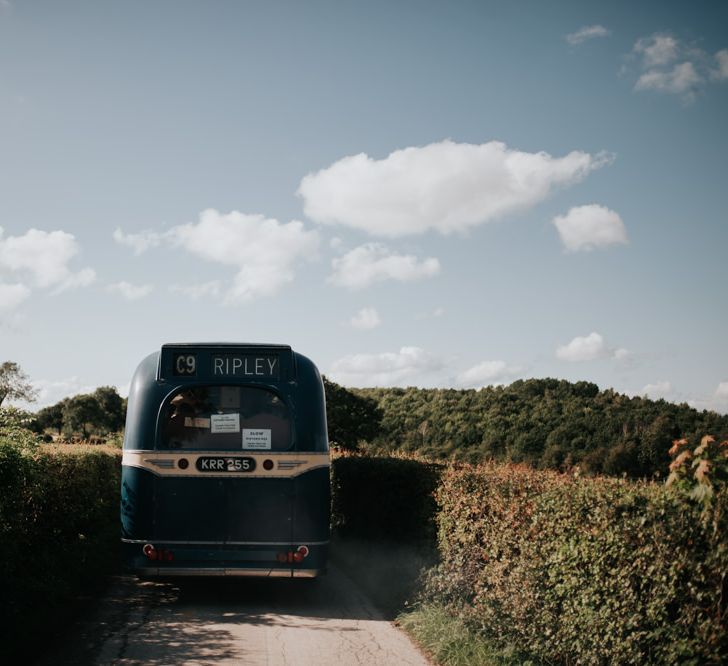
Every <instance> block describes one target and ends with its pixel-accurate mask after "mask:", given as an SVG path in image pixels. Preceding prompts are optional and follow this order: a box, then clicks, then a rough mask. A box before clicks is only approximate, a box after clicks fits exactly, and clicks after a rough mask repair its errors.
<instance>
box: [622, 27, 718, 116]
mask: <svg viewBox="0 0 728 666" xmlns="http://www.w3.org/2000/svg"><path fill="white" fill-rule="evenodd" d="M632 53H633V55H634V56H636V57H637V58H638V59H639V65H640V69H641V70H642V72H641V74H640V75H639V77H638V78H637V81H636V83H635V85H634V89H635V90H637V91H646V90H654V91H657V92H662V93H668V94H673V95H677V96H679V97H681V98H682V99H683V100H684V101H686V102H691V101H693V100H694V99H695V96H696V94H697V93H698V92H699V91H700V90H701V89H703V88H704V87H705V86H706V85H707V84H708V83H709V82H711V81H713V82H718V81H724V80H726V79H728V49H722V50H720V51H718V52H717V53H715V54H714V55H712V56H711V55H710V54H709V53H707V52H706V51H704V50H703V49H700V48H697V47H694V46H691V45H689V44H687V43H685V42H683V41H681V40H680V39H678V38H677V37H675V36H674V35H671V34H669V33H655V34H653V35H649V36H646V37H641V38H640V39H638V40H637V42H636V43H635V45H634V47H633V49H632Z"/></svg>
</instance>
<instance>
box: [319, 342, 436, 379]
mask: <svg viewBox="0 0 728 666" xmlns="http://www.w3.org/2000/svg"><path fill="white" fill-rule="evenodd" d="M444 366H445V364H444V362H443V360H442V359H440V358H438V357H436V356H433V355H432V354H430V353H428V352H426V351H425V350H424V349H421V348H420V347H402V348H401V349H400V350H399V351H398V352H384V353H381V354H350V355H348V356H345V357H343V358H340V359H338V360H337V361H334V363H333V364H332V365H331V370H330V372H329V373H328V374H329V376H330V377H331V378H332V379H333V380H334V381H336V382H338V383H340V384H344V385H346V386H360V387H366V386H432V385H435V384H438V383H441V381H442V378H441V377H440V372H441V371H442V370H443V368H444Z"/></svg>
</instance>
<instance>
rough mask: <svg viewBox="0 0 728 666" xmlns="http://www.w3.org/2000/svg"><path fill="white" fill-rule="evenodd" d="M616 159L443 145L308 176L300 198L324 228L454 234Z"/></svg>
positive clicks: (358, 159)
mask: <svg viewBox="0 0 728 666" xmlns="http://www.w3.org/2000/svg"><path fill="white" fill-rule="evenodd" d="M612 159H613V156H611V155H608V154H606V153H600V154H598V155H590V154H589V153H585V152H582V151H573V152H571V153H568V154H567V155H565V156H563V157H552V156H551V155H549V154H548V153H545V152H538V153H529V152H524V151H520V150H514V149H511V148H508V147H507V146H506V145H505V144H504V143H501V142H498V141H491V142H489V143H485V144H481V145H474V144H467V143H454V142H453V141H442V142H440V143H432V144H430V145H427V146H424V147H421V148H418V147H412V148H405V149H404V150H397V151H395V152H393V153H391V154H390V155H389V156H387V157H385V158H384V159H381V160H377V159H373V158H371V157H369V156H368V155H366V154H364V153H361V154H359V155H352V156H350V157H344V158H343V159H341V160H339V161H337V162H335V163H334V164H332V165H331V166H329V167H328V168H326V169H322V170H321V171H318V172H316V173H312V174H309V175H307V176H306V177H305V178H303V180H302V181H301V184H300V186H299V188H298V195H299V196H300V197H301V198H302V199H303V204H304V211H305V213H306V215H307V216H308V217H309V218H311V219H312V220H314V221H315V222H318V223H319V224H341V225H344V226H347V227H352V228H354V229H360V230H363V231H365V232H367V233H369V234H372V235H375V236H384V237H399V236H406V235H411V234H421V233H425V232H427V231H437V232H439V233H441V234H450V233H454V232H464V231H466V230H467V229H469V228H471V227H475V226H478V225H481V224H485V223H488V222H491V221H493V220H496V219H498V218H501V217H504V216H506V215H509V214H512V213H515V212H517V211H522V210H526V209H529V208H531V207H533V206H535V205H536V204H538V203H539V202H541V201H543V200H544V199H545V198H546V197H547V196H548V195H549V194H550V193H551V192H552V191H553V190H554V189H555V188H557V187H565V186H568V185H572V184H574V183H576V182H578V181H580V180H582V179H583V178H585V177H586V176H587V174H589V173H590V172H591V171H593V170H594V169H598V168H599V167H601V166H603V165H605V164H608V163H609V162H611V160H612Z"/></svg>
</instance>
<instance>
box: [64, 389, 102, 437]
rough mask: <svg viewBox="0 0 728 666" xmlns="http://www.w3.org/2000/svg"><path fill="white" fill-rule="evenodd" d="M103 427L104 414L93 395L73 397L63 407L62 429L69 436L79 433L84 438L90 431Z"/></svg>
mask: <svg viewBox="0 0 728 666" xmlns="http://www.w3.org/2000/svg"><path fill="white" fill-rule="evenodd" d="M103 426H104V413H103V411H102V410H101V406H100V405H99V403H98V400H96V398H94V396H93V395H89V394H83V395H75V396H73V397H72V398H69V399H68V402H66V404H65V405H64V406H63V429H64V430H65V431H66V432H67V433H68V434H69V435H75V434H77V433H79V432H80V433H81V434H82V435H83V436H84V437H85V438H87V437H88V436H89V434H90V433H91V431H92V430H97V429H101V428H103Z"/></svg>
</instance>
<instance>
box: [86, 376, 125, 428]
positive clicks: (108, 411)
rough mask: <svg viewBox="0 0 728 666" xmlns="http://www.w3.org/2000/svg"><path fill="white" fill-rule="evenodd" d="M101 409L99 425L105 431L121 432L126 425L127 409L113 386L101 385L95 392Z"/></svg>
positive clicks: (94, 394)
mask: <svg viewBox="0 0 728 666" xmlns="http://www.w3.org/2000/svg"><path fill="white" fill-rule="evenodd" d="M92 396H93V398H94V399H95V400H96V402H97V403H98V404H99V409H100V411H101V413H100V415H99V419H98V421H99V425H100V426H101V429H102V430H103V431H104V432H119V431H120V430H121V429H122V428H123V427H124V419H125V418H126V409H125V407H124V400H123V399H122V398H121V396H120V395H119V394H118V393H117V391H116V389H115V388H114V387H113V386H100V387H99V388H97V389H96V390H95V391H94V392H93V394H92Z"/></svg>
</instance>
